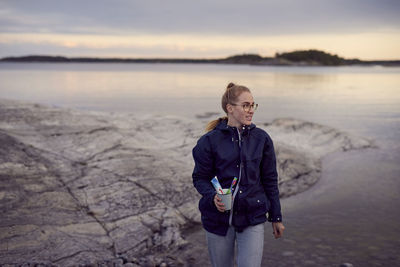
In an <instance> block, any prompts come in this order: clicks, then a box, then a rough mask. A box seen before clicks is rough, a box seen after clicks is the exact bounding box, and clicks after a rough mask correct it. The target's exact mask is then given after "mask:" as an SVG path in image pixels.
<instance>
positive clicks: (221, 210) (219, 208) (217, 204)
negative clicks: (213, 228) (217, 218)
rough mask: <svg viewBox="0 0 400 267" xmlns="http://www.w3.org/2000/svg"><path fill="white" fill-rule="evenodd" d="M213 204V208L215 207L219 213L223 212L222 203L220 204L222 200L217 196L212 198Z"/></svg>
mask: <svg viewBox="0 0 400 267" xmlns="http://www.w3.org/2000/svg"><path fill="white" fill-rule="evenodd" d="M214 204H215V207H217V210H218V211H219V212H224V211H225V205H224V203H222V199H221V198H220V197H219V196H218V194H215V196H214Z"/></svg>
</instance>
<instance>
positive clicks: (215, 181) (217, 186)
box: [211, 176, 224, 194]
mask: <svg viewBox="0 0 400 267" xmlns="http://www.w3.org/2000/svg"><path fill="white" fill-rule="evenodd" d="M211 183H212V185H213V186H214V188H215V190H216V191H217V192H218V193H219V194H224V192H223V191H222V187H221V184H220V183H219V181H218V178H217V176H215V177H214V178H212V180H211Z"/></svg>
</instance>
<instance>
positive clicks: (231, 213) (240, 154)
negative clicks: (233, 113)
mask: <svg viewBox="0 0 400 267" xmlns="http://www.w3.org/2000/svg"><path fill="white" fill-rule="evenodd" d="M236 130H237V133H238V136H239V159H240V163H239V179H238V182H237V185H236V188H235V192H234V193H233V197H232V207H231V210H230V212H229V225H232V216H233V205H234V203H235V197H236V194H237V192H238V191H239V184H240V178H241V177H242V137H241V135H240V131H239V129H238V128H236Z"/></svg>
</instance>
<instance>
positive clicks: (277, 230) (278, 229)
mask: <svg viewBox="0 0 400 267" xmlns="http://www.w3.org/2000/svg"><path fill="white" fill-rule="evenodd" d="M272 230H274V232H273V234H274V237H275V238H280V237H282V236H283V230H285V226H283V223H281V222H273V223H272Z"/></svg>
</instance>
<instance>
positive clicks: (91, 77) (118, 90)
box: [0, 63, 400, 266]
mask: <svg viewBox="0 0 400 267" xmlns="http://www.w3.org/2000/svg"><path fill="white" fill-rule="evenodd" d="M230 81H233V82H236V83H240V84H244V85H247V86H248V87H249V88H251V89H252V92H253V95H254V97H255V100H256V102H258V103H259V104H260V106H259V110H257V112H256V115H255V117H254V121H255V123H256V124H258V123H264V122H267V121H270V120H272V119H274V118H278V117H295V118H300V119H304V120H309V121H313V122H318V123H322V124H325V125H329V126H332V127H336V128H338V129H341V130H345V131H348V132H351V133H353V134H357V135H361V136H364V137H368V138H371V139H374V140H375V142H376V144H377V145H378V146H379V148H377V149H367V150H363V151H351V152H347V153H336V154H332V155H329V156H328V157H326V158H325V159H324V161H323V174H322V178H321V180H320V181H319V182H318V183H317V184H316V185H315V186H313V187H312V188H311V189H309V190H308V191H306V192H304V193H302V194H299V195H296V196H294V197H291V198H288V199H284V200H283V201H282V209H283V214H284V219H285V220H286V223H285V224H286V226H287V230H286V235H285V238H284V239H281V240H278V241H275V240H273V239H272V237H271V235H272V234H269V233H270V229H269V228H267V230H266V233H267V234H266V241H265V247H266V248H267V249H266V251H268V253H267V252H266V254H265V255H264V259H263V262H264V263H265V264H269V266H295V265H300V266H303V265H310V266H338V265H339V264H340V263H343V262H351V263H353V264H355V266H396V265H397V264H398V265H400V256H399V254H398V251H397V250H398V248H399V247H400V223H399V222H400V210H399V205H400V164H399V163H400V68H382V67H261V66H236V65H211V64H205V65H191V64H10V63H3V64H0V98H8V99H18V100H26V101H33V102H39V103H44V104H51V105H57V106H64V107H72V108H78V109H85V110H103V111H116V112H118V111H123V112H133V113H135V114H136V115H137V116H140V115H141V114H146V113H157V114H174V115H179V116H184V117H189V118H192V117H194V116H195V115H196V114H203V113H205V112H217V113H218V112H220V110H221V108H220V97H221V95H222V93H223V91H224V88H225V86H226V85H227V84H228V82H230ZM221 115H222V114H221ZM188 240H192V241H193V242H195V243H196V244H203V246H197V247H196V248H195V251H194V253H193V255H197V256H196V257H197V262H198V263H199V266H207V265H208V260H207V257H208V256H207V252H206V249H205V242H204V239H203V233H202V232H201V231H197V232H195V233H192V235H191V236H189V237H188ZM199 240H200V241H199Z"/></svg>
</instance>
